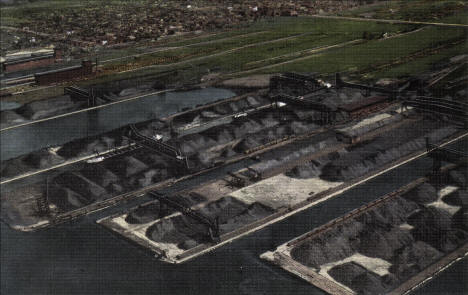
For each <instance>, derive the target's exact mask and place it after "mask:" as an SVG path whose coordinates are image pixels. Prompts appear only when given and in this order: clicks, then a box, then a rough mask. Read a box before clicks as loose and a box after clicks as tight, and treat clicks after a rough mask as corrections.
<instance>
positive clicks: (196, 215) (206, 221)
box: [149, 192, 220, 243]
mask: <svg viewBox="0 0 468 295" xmlns="http://www.w3.org/2000/svg"><path fill="white" fill-rule="evenodd" d="M149 195H151V196H152V197H154V198H155V199H157V200H158V201H159V202H161V203H164V204H166V205H169V206H171V207H172V208H174V209H176V210H177V211H179V212H180V213H182V214H184V215H187V216H190V217H191V218H193V219H195V220H196V221H198V222H200V223H201V224H203V225H205V226H206V227H207V228H208V235H209V237H210V239H211V241H212V242H213V243H217V242H219V239H220V237H219V218H218V217H216V218H215V220H212V219H211V218H210V217H208V216H206V215H204V214H202V213H201V212H199V211H195V210H192V209H191V208H190V207H188V206H186V205H185V204H182V203H179V202H177V201H176V200H174V199H172V198H170V197H168V196H166V195H163V194H160V193H157V192H149Z"/></svg>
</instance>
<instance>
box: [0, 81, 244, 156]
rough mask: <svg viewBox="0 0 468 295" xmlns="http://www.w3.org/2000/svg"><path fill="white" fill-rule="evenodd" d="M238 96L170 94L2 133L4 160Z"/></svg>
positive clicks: (206, 92)
mask: <svg viewBox="0 0 468 295" xmlns="http://www.w3.org/2000/svg"><path fill="white" fill-rule="evenodd" d="M234 95H235V93H234V92H232V91H230V90H227V89H221V88H204V89H197V90H191V91H185V92H168V93H162V94H156V95H150V96H146V97H143V98H140V99H136V100H132V101H126V102H122V103H118V104H114V105H110V106H106V107H103V108H99V109H95V110H90V111H88V112H81V113H77V114H73V115H70V116H65V117H61V118H57V119H53V120H48V121H43V122H39V123H36V124H31V125H25V126H22V127H18V128H13V129H9V130H5V131H2V132H1V133H0V151H1V153H0V158H1V160H2V161H4V160H7V159H10V158H13V157H17V156H20V155H23V154H26V153H29V152H32V151H35V150H38V149H41V148H44V147H48V146H54V145H60V144H63V143H66V142H69V141H71V140H73V139H78V138H84V137H87V136H92V135H97V134H101V133H104V132H107V131H110V130H113V129H116V128H119V127H121V126H124V125H127V124H131V123H136V122H141V121H144V120H149V119H154V118H161V117H164V116H167V115H170V114H173V113H176V112H178V111H180V110H182V109H184V108H187V107H195V106H196V105H198V104H206V103H209V102H213V101H216V100H220V99H223V98H228V97H232V96H234Z"/></svg>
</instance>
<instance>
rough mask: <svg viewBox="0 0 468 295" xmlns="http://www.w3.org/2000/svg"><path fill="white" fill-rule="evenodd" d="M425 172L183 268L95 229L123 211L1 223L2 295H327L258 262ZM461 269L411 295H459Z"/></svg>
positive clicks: (372, 187) (368, 189) (375, 186)
mask: <svg viewBox="0 0 468 295" xmlns="http://www.w3.org/2000/svg"><path fill="white" fill-rule="evenodd" d="M464 145H466V140H465V141H463V144H461V145H459V144H458V145H457V146H455V147H454V148H459V147H460V146H464ZM431 165H432V162H431V160H430V159H427V158H421V159H418V160H416V161H413V162H411V163H408V164H406V165H403V166H400V167H398V168H396V169H394V170H392V171H389V172H387V173H385V174H383V175H380V176H378V177H376V178H374V179H372V180H370V181H368V182H366V183H365V184H363V185H360V186H357V187H354V188H353V189H351V190H349V191H347V192H346V193H344V194H342V195H340V196H339V197H336V198H333V199H331V200H328V201H326V202H323V203H321V204H319V205H317V206H315V207H312V208H309V209H308V210H305V211H303V212H301V213H298V214H296V215H294V216H291V217H289V218H287V219H285V220H282V221H281V222H278V223H276V224H273V225H271V226H269V227H267V228H265V229H263V230H261V231H257V232H255V233H253V234H250V235H248V236H246V237H243V238H241V239H238V240H236V241H234V242H232V243H230V244H228V245H225V246H223V247H221V248H219V249H216V250H215V251H213V252H211V253H208V254H206V255H204V256H201V257H198V258H196V259H194V260H192V261H188V262H186V263H184V264H181V265H169V264H165V263H162V262H160V261H158V260H156V259H154V258H152V257H151V255H150V254H149V252H147V251H145V250H142V249H140V248H138V247H137V246H135V245H134V244H131V243H129V242H127V241H126V240H124V239H121V238H119V237H117V236H116V235H114V234H112V233H110V232H109V231H107V230H105V229H104V228H102V227H101V226H99V225H97V224H96V223H95V220H96V219H98V218H100V217H103V216H106V215H108V214H111V213H114V212H118V211H119V210H122V208H110V209H108V210H105V211H103V212H100V213H97V214H94V215H90V216H87V217H83V218H81V219H79V220H77V221H75V222H73V223H71V224H63V225H60V226H58V227H55V228H51V229H48V230H43V231H39V232H34V233H22V232H16V231H12V230H10V229H9V228H8V227H7V226H5V225H4V224H3V223H2V224H1V249H0V252H1V256H0V258H1V262H2V263H1V294H12V295H14V294H25V295H26V294H34V295H42V294H80V295H83V294H93V295H96V294H99V295H101V294H106V295H107V294H109V295H110V294H112V295H114V294H139V295H141V294H183V295H188V294H190V295H192V294H203V295H207V294H309V295H318V294H325V293H324V292H322V291H321V290H319V289H317V288H315V287H314V286H312V285H309V284H308V283H307V282H305V281H303V280H301V279H299V278H297V277H295V276H293V275H291V274H290V273H288V272H286V271H284V270H282V269H280V268H278V267H275V266H272V265H270V264H269V263H268V262H265V261H263V260H261V259H260V258H259V255H260V254H261V253H263V252H265V251H268V250H273V249H274V248H275V247H276V246H279V245H280V244H282V243H285V242H287V241H289V240H291V239H293V238H295V237H297V236H298V235H301V234H303V233H305V232H307V231H310V230H311V229H313V228H314V227H316V226H319V225H322V224H324V223H326V222H328V221H330V220H331V219H333V218H336V217H338V216H340V215H343V214H344V213H346V212H348V211H350V210H352V209H354V208H357V207H359V206H361V205H364V204H365V203H368V202H370V201H372V200H374V199H376V198H378V197H380V196H382V195H383V194H386V193H388V192H390V191H392V190H395V189H397V188H398V187H400V186H401V185H403V184H406V183H408V182H410V181H412V180H414V179H416V178H418V177H421V176H423V175H424V174H425V173H426V172H427V171H428V170H429V169H430V167H431ZM137 201H138V200H134V201H133V202H131V203H130V204H127V205H126V206H127V207H132V206H135V205H136V203H137ZM140 201H141V200H140ZM467 269H468V263H467V260H466V259H465V260H463V261H461V262H459V263H457V264H455V265H453V266H452V267H450V268H449V269H447V270H446V271H445V272H444V273H442V274H441V275H439V276H437V277H436V278H435V279H434V280H433V281H431V282H430V283H429V284H427V285H425V286H424V287H422V288H421V289H419V290H418V291H417V292H416V294H421V295H422V294H463V291H464V290H466V287H467V286H466V284H467V283H466V282H467V281H468V272H467Z"/></svg>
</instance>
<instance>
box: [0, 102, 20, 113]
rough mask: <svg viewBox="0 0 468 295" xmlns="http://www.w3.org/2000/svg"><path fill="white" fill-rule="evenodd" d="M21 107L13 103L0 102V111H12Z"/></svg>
mask: <svg viewBox="0 0 468 295" xmlns="http://www.w3.org/2000/svg"><path fill="white" fill-rule="evenodd" d="M20 106H21V104H19V103H17V102H13V101H1V100H0V111H7V110H14V109H17V108H19V107H20Z"/></svg>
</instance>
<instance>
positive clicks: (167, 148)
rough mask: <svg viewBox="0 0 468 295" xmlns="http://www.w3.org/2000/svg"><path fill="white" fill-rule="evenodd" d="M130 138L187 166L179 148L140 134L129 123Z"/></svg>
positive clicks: (186, 160) (186, 161) (185, 158)
mask: <svg viewBox="0 0 468 295" xmlns="http://www.w3.org/2000/svg"><path fill="white" fill-rule="evenodd" d="M130 139H131V140H133V141H134V142H135V143H136V144H138V145H141V146H143V147H146V148H148V149H150V150H152V151H155V152H157V153H159V154H162V155H164V156H166V157H169V158H171V159H172V160H175V161H176V162H178V163H180V164H183V165H184V166H185V167H186V168H189V164H188V159H187V157H186V156H185V155H183V154H182V152H181V151H180V150H179V149H177V148H175V147H173V146H171V145H168V144H166V143H164V142H163V141H162V140H156V139H154V138H151V137H149V136H146V135H143V134H141V133H140V132H139V131H138V129H137V128H136V126H135V125H134V124H131V125H130Z"/></svg>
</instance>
